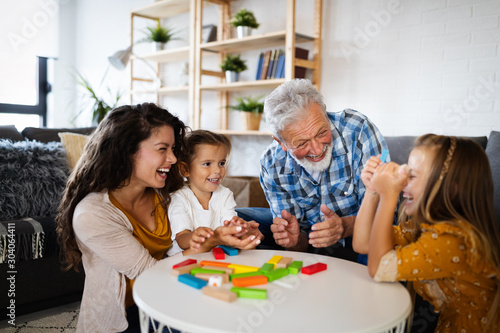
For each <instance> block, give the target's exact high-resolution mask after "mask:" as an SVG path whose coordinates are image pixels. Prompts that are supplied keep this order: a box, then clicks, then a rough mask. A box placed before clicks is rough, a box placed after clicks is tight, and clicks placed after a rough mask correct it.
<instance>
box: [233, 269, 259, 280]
mask: <svg viewBox="0 0 500 333" xmlns="http://www.w3.org/2000/svg"><path fill="white" fill-rule="evenodd" d="M257 275H263V273H262V272H261V271H255V272H246V273H239V274H230V275H229V279H230V280H232V279H237V278H242V277H248V276H257Z"/></svg>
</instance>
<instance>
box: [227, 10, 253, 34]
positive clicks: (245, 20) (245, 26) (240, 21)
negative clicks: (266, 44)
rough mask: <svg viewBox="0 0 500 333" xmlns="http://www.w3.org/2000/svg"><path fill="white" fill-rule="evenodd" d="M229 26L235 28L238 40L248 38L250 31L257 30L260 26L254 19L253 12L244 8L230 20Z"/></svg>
mask: <svg viewBox="0 0 500 333" xmlns="http://www.w3.org/2000/svg"><path fill="white" fill-rule="evenodd" d="M231 24H232V25H233V26H234V27H236V32H237V35H238V38H242V37H246V36H250V35H251V33H252V29H257V28H258V27H259V25H260V24H259V23H258V22H257V20H256V19H255V16H254V15H253V12H251V11H249V10H247V9H244V8H243V9H241V10H239V11H238V12H237V13H236V15H234V17H233V18H232V19H231Z"/></svg>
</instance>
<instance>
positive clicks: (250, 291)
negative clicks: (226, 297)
mask: <svg viewBox="0 0 500 333" xmlns="http://www.w3.org/2000/svg"><path fill="white" fill-rule="evenodd" d="M231 291H232V292H235V293H236V294H238V297H241V298H255V299H266V298H267V290H266V289H254V288H243V287H232V288H231Z"/></svg>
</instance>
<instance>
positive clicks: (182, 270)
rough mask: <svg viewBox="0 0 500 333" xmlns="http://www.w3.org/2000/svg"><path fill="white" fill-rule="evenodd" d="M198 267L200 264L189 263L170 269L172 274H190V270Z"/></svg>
mask: <svg viewBox="0 0 500 333" xmlns="http://www.w3.org/2000/svg"><path fill="white" fill-rule="evenodd" d="M198 267H201V265H200V264H191V265H187V266H181V267H177V268H174V269H172V275H175V276H178V275H181V274H191V270H192V269H193V268H198Z"/></svg>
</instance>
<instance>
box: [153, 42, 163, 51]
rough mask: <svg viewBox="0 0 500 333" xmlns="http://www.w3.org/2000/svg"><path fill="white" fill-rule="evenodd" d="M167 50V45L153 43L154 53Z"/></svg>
mask: <svg viewBox="0 0 500 333" xmlns="http://www.w3.org/2000/svg"><path fill="white" fill-rule="evenodd" d="M163 49H165V43H162V42H153V52H158V51H161V50H163Z"/></svg>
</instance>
